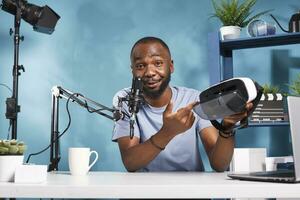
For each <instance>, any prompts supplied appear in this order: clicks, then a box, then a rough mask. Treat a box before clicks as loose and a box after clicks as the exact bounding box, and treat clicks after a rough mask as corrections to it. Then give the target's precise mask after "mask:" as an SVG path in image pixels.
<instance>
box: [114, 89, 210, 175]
mask: <svg viewBox="0 0 300 200" xmlns="http://www.w3.org/2000/svg"><path fill="white" fill-rule="evenodd" d="M171 90H172V100H171V101H172V102H173V112H175V111H177V110H178V109H180V108H182V107H185V106H187V105H188V104H189V103H192V102H195V101H199V94H200V92H199V91H197V90H194V89H189V88H185V87H171ZM129 92H130V88H125V89H123V90H120V91H119V92H117V93H116V95H115V96H114V98H113V106H114V107H117V105H118V97H124V96H126V95H127V94H128V93H129ZM165 108H166V106H163V107H153V106H150V105H148V104H146V105H143V106H142V107H141V108H140V110H139V112H138V114H137V121H138V123H139V124H138V125H137V123H135V125H134V136H136V137H138V138H140V142H141V143H143V142H144V141H146V140H148V139H149V138H150V137H151V136H152V135H154V134H155V133H157V132H158V131H159V130H160V129H161V127H162V124H163V122H162V117H163V112H164V110H165ZM122 110H123V111H124V112H126V113H129V112H128V106H127V105H126V104H125V103H123V108H122ZM194 115H195V117H196V119H195V122H194V124H193V126H192V127H191V128H190V129H189V130H187V131H185V132H184V133H181V134H179V135H177V136H175V137H174V138H173V139H172V140H171V141H170V142H169V143H168V144H167V146H166V148H165V150H163V151H161V152H160V153H159V154H158V155H157V157H156V158H155V159H153V160H152V161H151V162H150V163H149V164H148V165H147V166H146V167H145V168H143V169H141V170H140V171H204V167H203V163H202V159H201V156H200V151H199V145H198V144H199V141H201V140H200V139H199V132H200V131H201V129H203V128H206V127H209V126H211V123H210V121H207V120H204V119H202V118H200V117H199V116H198V115H197V114H194ZM129 133H130V126H129V118H128V117H126V116H125V117H124V119H121V120H119V121H117V122H115V125H114V129H113V136H112V140H113V141H117V139H118V138H120V137H124V136H129Z"/></svg>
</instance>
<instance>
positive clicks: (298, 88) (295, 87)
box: [289, 74, 300, 96]
mask: <svg viewBox="0 0 300 200" xmlns="http://www.w3.org/2000/svg"><path fill="white" fill-rule="evenodd" d="M289 88H290V89H291V90H292V91H293V93H292V95H294V96H300V74H298V78H297V79H296V80H294V81H293V82H292V84H290V85H289Z"/></svg>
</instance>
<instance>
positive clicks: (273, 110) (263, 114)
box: [250, 84, 288, 123]
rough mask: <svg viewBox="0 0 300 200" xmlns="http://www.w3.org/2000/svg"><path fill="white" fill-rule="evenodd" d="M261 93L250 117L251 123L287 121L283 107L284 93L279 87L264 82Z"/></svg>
mask: <svg viewBox="0 0 300 200" xmlns="http://www.w3.org/2000/svg"><path fill="white" fill-rule="evenodd" d="M262 87H263V95H262V96H261V98H260V101H259V103H258V104H257V107H256V108H255V110H254V112H253V113H252V115H251V117H250V121H251V122H253V123H268V122H270V123H273V122H285V121H288V114H287V111H286V110H285V109H284V99H283V97H284V96H285V95H283V94H282V92H281V90H280V88H279V87H277V86H274V85H270V84H264V85H263V86H262Z"/></svg>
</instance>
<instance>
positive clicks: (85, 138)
mask: <svg viewBox="0 0 300 200" xmlns="http://www.w3.org/2000/svg"><path fill="white" fill-rule="evenodd" d="M30 2H31V3H35V4H38V5H44V4H45V3H46V4H48V5H49V6H50V7H52V8H53V10H55V11H56V12H57V13H59V15H60V16H61V19H60V20H59V22H58V24H57V26H56V31H55V32H54V33H53V34H52V35H44V34H40V33H37V32H34V31H32V27H31V26H30V25H28V24H27V23H25V22H24V21H23V22H22V25H21V32H22V34H23V35H24V36H25V41H24V42H22V43H21V48H20V64H23V65H24V66H25V69H26V72H25V73H22V75H21V76H20V79H19V83H20V85H19V104H20V105H21V113H20V114H19V118H18V139H20V140H24V141H25V142H26V143H27V144H28V145H29V149H28V151H27V154H26V155H28V154H29V153H32V152H36V151H39V150H40V149H41V148H43V147H45V146H47V145H48V143H49V137H50V113H51V92H50V90H51V88H52V86H54V85H60V86H62V87H64V88H66V89H69V90H71V91H74V92H81V93H82V94H84V95H85V96H87V97H89V98H91V99H93V100H95V101H97V102H99V103H102V104H104V105H107V106H110V105H111V99H112V97H113V95H114V93H115V92H116V91H118V90H119V89H120V88H123V87H126V86H129V85H130V84H131V74H130V68H129V65H130V62H129V53H130V48H131V46H132V45H133V43H134V42H135V41H136V40H137V39H139V38H141V37H144V36H149V35H152V36H157V37H161V38H162V39H164V40H165V41H166V42H167V44H169V46H170V49H171V52H172V55H173V59H174V62H175V73H174V74H173V76H172V84H173V85H182V86H187V87H192V88H195V89H199V90H202V89H205V88H206V87H208V86H209V77H208V67H209V62H208V60H207V45H208V41H207V34H208V33H209V32H212V31H216V30H217V29H218V28H219V27H220V23H219V22H218V21H217V20H216V19H209V15H210V14H211V13H212V12H213V9H212V6H211V2H210V1H209V0H201V1H199V0H188V1H185V0H172V1H167V0H166V1H160V0H152V1H139V0H127V1H122V0H110V1H104V0H98V1H96V0H81V1H80V0H72V1H53V0H52V1H51V0H47V1H41V0H40V1H37V0H35V1H30ZM255 8H256V10H257V11H262V10H265V9H274V11H273V14H275V15H276V16H278V17H279V20H280V21H281V22H282V23H283V24H284V25H286V24H287V22H288V20H289V18H290V16H291V15H292V13H294V12H296V10H297V9H299V8H300V3H299V0H287V1H285V2H284V3H283V2H282V1H281V0H272V1H270V0H260V1H258V3H257V5H256V7H255ZM265 19H266V20H269V21H271V19H270V18H267V17H266V18H265ZM13 20H14V18H13V16H12V15H9V14H8V13H5V12H2V11H1V12H0V24H1V27H0V83H5V84H7V85H9V86H10V87H12V76H11V72H12V65H13V39H12V37H10V36H9V34H8V32H9V28H11V27H12V26H13ZM245 32H246V31H245V30H244V31H243V33H242V35H243V36H244V37H245V36H247V35H246V33H245ZM278 32H281V31H278ZM296 47H297V46H296V45H293V46H284V47H276V48H263V49H259V50H257V49H251V50H243V51H237V52H235V54H234V66H235V67H234V70H235V72H234V73H235V76H249V77H251V78H254V79H255V80H257V81H258V82H259V83H262V84H263V83H268V82H273V83H276V80H278V79H280V77H274V75H272V73H271V72H272V70H273V71H274V65H276V63H274V62H272V58H273V57H274V56H273V53H274V50H271V49H283V50H285V49H287V50H288V51H287V52H288V55H289V56H290V57H292V58H295V59H294V60H295V62H290V61H289V59H285V62H286V65H287V66H286V69H285V71H287V73H288V74H289V77H288V79H289V80H291V79H292V78H294V77H295V74H296V72H297V73H298V72H299V66H300V64H299V59H296V58H297V57H299V54H300V52H299V47H298V48H296ZM289 67H290V68H289ZM275 71H276V69H275ZM10 95H11V94H10V92H9V90H7V89H6V88H4V87H2V86H0V113H1V114H0V138H6V137H7V129H8V120H7V119H6V118H5V109H6V108H5V99H6V98H7V97H8V96H10ZM65 102H66V101H64V100H62V101H61V106H60V111H61V112H60V130H63V129H64V128H65V126H66V124H67V115H66V111H65ZM70 110H71V116H72V124H71V127H70V129H69V131H68V132H67V133H66V135H64V136H63V137H62V139H61V152H62V160H61V162H60V169H61V170H67V169H68V167H67V166H68V165H67V149H68V148H69V147H74V146H87V147H91V148H92V149H95V150H97V151H98V152H99V154H100V161H99V162H97V164H96V165H95V167H94V168H93V169H94V170H114V171H115V170H124V167H123V165H122V162H121V158H120V153H119V149H118V146H117V144H116V143H113V142H111V130H112V127H113V122H112V121H110V120H108V119H106V118H103V117H101V116H99V115H96V114H89V113H88V112H87V111H86V110H84V109H82V108H81V107H79V106H78V105H76V104H72V103H71V104H70ZM273 132H275V134H272V133H273ZM237 146H238V147H267V148H268V153H269V155H280V154H281V155H287V154H290V153H291V149H290V142H289V136H288V129H287V128H279V129H278V128H276V130H274V128H273V129H270V128H255V129H254V128H249V129H247V130H242V131H240V132H239V133H238V135H237ZM48 160H49V151H47V152H45V153H43V154H42V155H39V156H35V157H33V158H32V159H31V162H33V163H37V164H48ZM206 166H207V164H206ZM208 169H209V168H208Z"/></svg>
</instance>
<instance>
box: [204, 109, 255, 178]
mask: <svg viewBox="0 0 300 200" xmlns="http://www.w3.org/2000/svg"><path fill="white" fill-rule="evenodd" d="M252 106H253V105H252V103H248V104H247V105H246V111H245V112H243V113H239V114H235V115H231V116H229V117H226V118H224V119H223V120H224V124H223V125H224V126H225V127H228V129H231V127H233V126H234V125H235V124H236V122H238V121H240V120H242V119H244V118H245V117H247V116H248V111H249V110H250V109H251V108H252ZM200 137H201V140H202V142H203V145H204V148H205V151H206V153H207V155H208V158H209V162H210V165H211V167H212V168H213V169H214V170H215V171H218V172H222V171H225V170H226V169H227V168H228V166H229V164H230V161H231V159H232V155H233V150H234V136H232V137H228V138H224V137H221V136H219V132H218V130H217V129H215V128H214V127H208V128H204V129H203V130H201V133H200Z"/></svg>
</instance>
